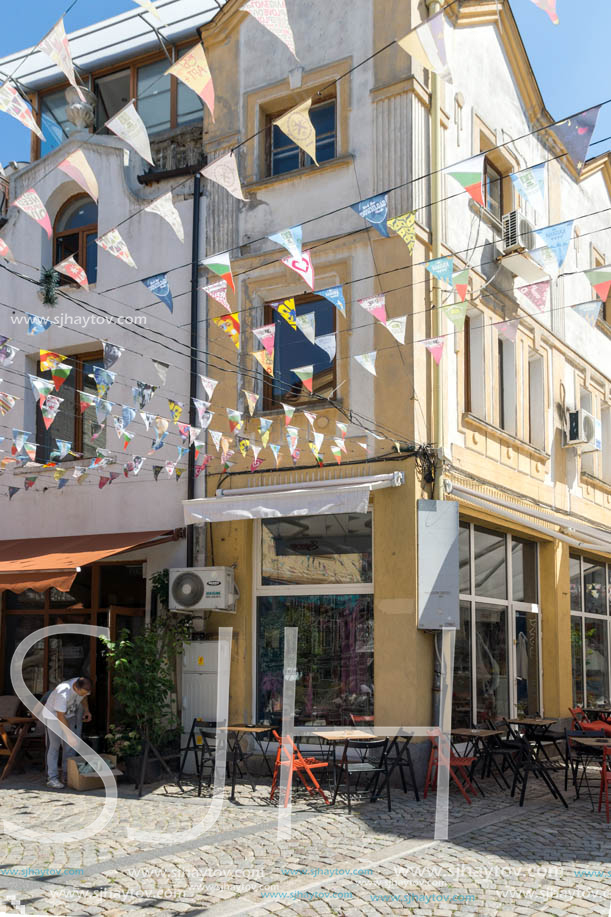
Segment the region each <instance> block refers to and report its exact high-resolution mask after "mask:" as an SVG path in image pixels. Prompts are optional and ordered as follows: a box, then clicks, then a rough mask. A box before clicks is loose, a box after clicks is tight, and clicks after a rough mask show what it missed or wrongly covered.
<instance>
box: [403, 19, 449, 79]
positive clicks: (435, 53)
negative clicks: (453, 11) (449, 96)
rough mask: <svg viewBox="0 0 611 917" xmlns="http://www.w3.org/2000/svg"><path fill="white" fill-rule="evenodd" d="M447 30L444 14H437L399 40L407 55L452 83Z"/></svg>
mask: <svg viewBox="0 0 611 917" xmlns="http://www.w3.org/2000/svg"><path fill="white" fill-rule="evenodd" d="M445 30H446V25H445V17H444V15H443V13H437V15H436V16H431V18H430V19H426V20H425V21H424V22H423V23H422V24H421V25H419V26H417V28H415V29H412V31H411V32H408V33H407V35H405V37H404V38H401V39H399V41H398V44H399V46H400V47H401V48H403V50H404V51H405V52H406V54H409V55H410V57H415V58H416V59H417V60H418V61H419V62H420V63H421V64H422V66H423V67H426V69H427V70H431V71H433V73H439V75H440V76H442V77H444V79H447V80H448V81H449V82H451V76H450V70H449V67H448V56H447V52H446V38H445Z"/></svg>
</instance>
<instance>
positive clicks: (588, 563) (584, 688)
mask: <svg viewBox="0 0 611 917" xmlns="http://www.w3.org/2000/svg"><path fill="white" fill-rule="evenodd" d="M570 577H571V650H572V670H573V701H574V703H575V704H580V705H585V706H588V707H595V706H597V705H598V704H601V705H604V704H608V703H609V698H610V691H609V683H610V682H609V675H610V670H609V659H610V657H609V628H610V627H611V619H610V617H609V595H610V594H611V565H609V564H604V563H600V562H599V561H596V560H589V559H588V558H586V557H578V556H576V555H571V558H570Z"/></svg>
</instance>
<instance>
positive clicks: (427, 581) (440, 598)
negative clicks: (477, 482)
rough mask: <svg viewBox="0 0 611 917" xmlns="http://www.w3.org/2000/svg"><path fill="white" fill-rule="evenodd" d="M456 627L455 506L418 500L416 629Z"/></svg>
mask: <svg viewBox="0 0 611 917" xmlns="http://www.w3.org/2000/svg"><path fill="white" fill-rule="evenodd" d="M459 625H460V603H459V600H458V503H456V502H454V501H453V500H418V627H419V628H421V629H423V630H440V629H441V628H442V627H456V628H458V627H459Z"/></svg>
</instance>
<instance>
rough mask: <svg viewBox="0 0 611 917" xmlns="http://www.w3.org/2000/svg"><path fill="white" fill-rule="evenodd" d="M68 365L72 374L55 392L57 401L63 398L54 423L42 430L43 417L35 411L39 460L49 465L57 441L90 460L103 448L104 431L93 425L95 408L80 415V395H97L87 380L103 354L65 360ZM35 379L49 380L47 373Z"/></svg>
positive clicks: (72, 357)
mask: <svg viewBox="0 0 611 917" xmlns="http://www.w3.org/2000/svg"><path fill="white" fill-rule="evenodd" d="M67 362H68V365H69V366H71V367H72V372H71V373H70V375H69V376H68V378H67V379H66V380H65V382H64V383H63V384H62V386H61V388H60V389H59V391H58V392H57V396H58V398H63V399H64V400H63V403H62V404H61V406H60V409H59V411H58V412H57V416H56V417H55V420H54V421H53V423H52V424H51V426H50V427H49V429H48V430H47V429H45V425H44V423H43V418H42V413H41V411H40V409H39V408H38V407H37V408H36V442H37V443H39V449H40V451H39V453H38V455H39V457H40V458H41V459H44V460H45V461H49V459H50V456H51V452H54V451H57V444H56V442H55V441H56V440H57V439H63V440H66V441H68V442H70V443H72V449H73V451H74V452H81V453H83V456H84V457H85V458H89V457H93V456H95V454H96V449H97V448H98V447H99V448H102V449H103V448H105V446H106V427H105V426H104V425H103V424H102V425H100V424H98V423H97V422H96V415H95V410H94V408H87V409H86V410H85V411H81V402H80V396H79V392H86V393H91V394H92V395H97V390H96V385H95V381H94V380H93V379H92V378H90V374H91V373H93V367H94V365H96V364H98V365H102V354H101V353H92V354H81V355H78V356H71V357H69V358H68V361H67ZM37 370H38V371H37V375H38V376H39V377H40V378H41V379H51V377H52V374H51V372H50V371H49V370H46V371H45V372H41V371H40V363H39V364H38V367H37Z"/></svg>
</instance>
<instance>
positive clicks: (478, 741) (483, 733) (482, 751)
mask: <svg viewBox="0 0 611 917" xmlns="http://www.w3.org/2000/svg"><path fill="white" fill-rule="evenodd" d="M504 734H505V731H504V730H503V729H453V730H452V736H453V737H455V738H456V739H459V740H462V741H464V742H466V743H467V751H466V757H470V756H471V754H473V756H474V757H475V761H474V762H473V764H472V765H471V772H470V774H469V776H470V777H472V776H473V774H474V772H475V768H476V766H477V762H478V761H481V762H482V777H485V776H486V772H488V773H489V772H490V767H491V766H492V764H494V766H495V768H496V769H497V771H498V772H499V774H500V775H501V777H502V778H503V782H504V783H505V785H506V786H507V787H508V783H507V781H506V780H505V778H504V777H503V773H502V771H501V770H500V769H499V767H498V765H497V763H496V762H495V761H494V759H493V758H492V757H491V755H490V752H489V751H488V740H489V739H491V738H492V737H493V736H502V735H504ZM469 746H471V747H472V749H473V750H472V752H470V751H469ZM493 776H494V775H493ZM494 779H495V780H496V777H495V778H494ZM496 782H497V783H498V780H497V781H496ZM480 792H481V788H480ZM482 795H483V794H482Z"/></svg>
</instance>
